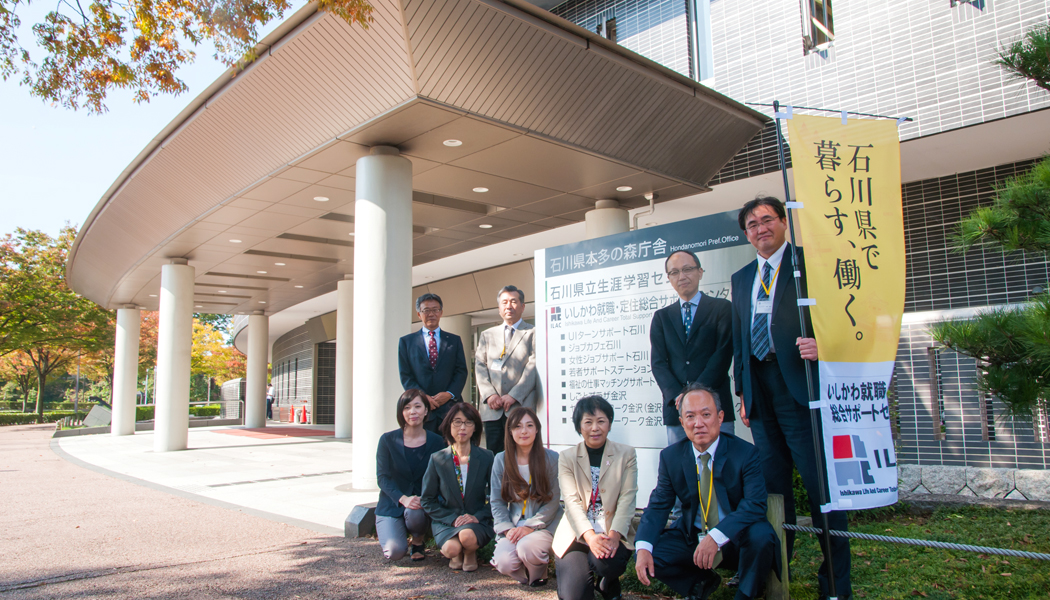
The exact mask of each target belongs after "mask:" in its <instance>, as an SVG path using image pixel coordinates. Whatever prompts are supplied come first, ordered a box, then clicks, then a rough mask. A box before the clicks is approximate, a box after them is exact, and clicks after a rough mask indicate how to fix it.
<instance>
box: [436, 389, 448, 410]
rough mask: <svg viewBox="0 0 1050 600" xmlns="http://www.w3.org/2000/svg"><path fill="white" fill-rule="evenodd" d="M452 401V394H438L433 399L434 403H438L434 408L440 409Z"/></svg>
mask: <svg viewBox="0 0 1050 600" xmlns="http://www.w3.org/2000/svg"><path fill="white" fill-rule="evenodd" d="M451 399H452V394H450V393H448V392H440V393H438V394H436V395H435V396H433V398H432V400H433V402H436V403H437V406H435V407H434V408H438V407H441V406H444V405H445V404H446V403H447V402H448V401H449V400H451Z"/></svg>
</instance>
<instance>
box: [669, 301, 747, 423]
mask: <svg viewBox="0 0 1050 600" xmlns="http://www.w3.org/2000/svg"><path fill="white" fill-rule="evenodd" d="M732 309H733V307H732V305H731V304H730V303H729V301H728V300H725V299H722V298H712V297H711V296H708V295H707V294H701V295H700V299H699V300H698V301H697V307H696V314H695V315H694V316H693V324H692V326H691V327H690V328H689V338H688V339H686V337H685V324H684V323H683V322H682V301H681V300H679V301H678V302H676V303H674V304H671V305H670V306H665V307H663V308H661V309H660V310H658V311H656V312H655V313H654V314H653V322H652V324H651V325H650V327H649V342H650V344H651V351H650V354H649V356H650V363H651V365H652V369H653V377H654V378H655V379H656V384H657V385H658V386H660V391H661V392H662V393H663V405H664V409H663V413H664V425H679V424H680V422H679V420H678V409H677V408H675V405H674V400H675V398H677V397H678V394H681V393H682V388H684V387H685V386H686V385H687V384H689V383H693V382H699V383H702V384H704V385H705V386H707V387H709V388H711V389H713V390H715V391H716V392H718V395H719V396H720V397H721V400H722V408H723V409H724V412H725V420H726V421H734V420H735V419H736V417H735V416H734V414H733V413H734V412H735V411H734V410H733V396H732V394H731V393H730V387H729V365H730V363H731V362H732V360H733V331H732V321H733V317H732V314H731V313H732Z"/></svg>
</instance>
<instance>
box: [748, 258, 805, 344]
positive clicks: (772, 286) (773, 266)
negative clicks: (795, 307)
mask: <svg viewBox="0 0 1050 600" xmlns="http://www.w3.org/2000/svg"><path fill="white" fill-rule="evenodd" d="M787 246H788V243H787V242H784V244H783V245H782V246H780V248H779V249H777V251H776V252H774V253H773V254H772V255H771V256H770V257H769V258H762V257H761V256H759V257H758V271H756V272H755V283H754V285H752V286H751V323H754V322H755V309H756V308H757V307H758V291H759V290H760V289H762V269H763V268H765V267H764V265H765V264H766V263H769V301H770V302H772V301H773V297H774V295H775V294H776V292H777V279H780V277H782V276H783V277H794V274H793V273H780V272H778V271H777V269H779V268H780V262H781V261H782V260H784V250H786V249H787ZM774 275H775V277H774ZM772 326H773V315H772V314H770V315H769V318H768V319H766V330H767V332H768V333H769V351H770V352H776V348H774V347H773V331H772V329H770V328H771V327H772ZM747 330H748V335H751V333H750V331H751V324H750V323H749V324H748V326H747Z"/></svg>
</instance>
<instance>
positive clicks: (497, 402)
mask: <svg viewBox="0 0 1050 600" xmlns="http://www.w3.org/2000/svg"><path fill="white" fill-rule="evenodd" d="M485 404H488V405H489V408H491V409H492V410H499V409H501V408H503V398H501V397H500V395H499V394H492V395H491V396H489V397H488V398H485Z"/></svg>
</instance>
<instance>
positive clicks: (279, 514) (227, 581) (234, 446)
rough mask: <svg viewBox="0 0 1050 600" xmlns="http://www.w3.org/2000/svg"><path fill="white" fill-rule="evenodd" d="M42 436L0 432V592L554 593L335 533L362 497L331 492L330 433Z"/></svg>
mask: <svg viewBox="0 0 1050 600" xmlns="http://www.w3.org/2000/svg"><path fill="white" fill-rule="evenodd" d="M301 428H302V427H300V429H301ZM274 429H275V430H277V429H278V428H274ZM53 431H54V428H53V426H51V425H29V426H8V427H2V428H0V500H2V506H3V508H4V510H3V512H2V514H0V548H2V549H3V556H4V559H5V560H3V561H0V600H6V599H7V598H33V599H36V598H63V599H64V598H194V599H195V598H206V599H207V598H238V599H255V598H304V599H306V598H370V599H371V598H400V599H403V600H406V599H410V598H414V599H423V598H510V599H515V598H522V599H525V598H528V599H533V600H553V599H554V598H556V597H557V594H556V592H555V590H554V586H553V581H552V583H551V585H550V586H549V587H548V588H544V589H530V588H523V587H521V586H519V585H517V584H516V583H515V582H513V581H511V580H510V579H508V578H506V577H503V576H501V575H499V574H498V573H496V572H495V571H493V570H492V569H490V568H489V567H487V566H483V567H482V568H481V569H480V570H479V571H478V572H476V573H461V572H457V571H451V570H450V569H448V567H447V566H446V565H447V562H446V561H444V560H442V559H440V558H434V557H429V558H428V559H427V560H426V561H423V562H421V563H413V562H411V561H409V560H407V559H405V560H402V561H400V562H398V563H394V564H391V563H389V562H387V561H385V560H384V559H383V558H382V554H381V553H380V551H379V548H378V546H377V544H376V543H375V542H374V541H372V540H347V539H344V538H343V537H342V520H343V518H345V516H346V514H348V513H349V511H350V508H351V507H352V506H353V504H355V503H356V502H358V501H360V499H361V498H366V497H369V494H361V493H357V492H346V491H341V490H339V489H337V488H340V487H341V486H345V485H347V484H349V483H350V476H349V473H348V472H347V471H348V470H349V466H350V452H351V449H352V448H351V445H350V444H347V443H345V442H337V441H335V440H332V439H331V438H330V436H324V435H321V436H310V437H277V438H273V437H259V436H250V435H236V434H231V433H223V432H221V431H220V430H218V429H209V430H191V431H190V447H191V449H190V450H187V451H183V452H170V453H164V454H154V453H153V452H152V434H149V433H138V434H136V435H134V436H128V437H121V438H113V437H111V436H106V435H98V436H82V437H72V438H58V439H55V440H52V438H51V435H52V433H53ZM289 433H291V432H289ZM319 433H322V434H323V433H325V432H324V431H320V432H319ZM344 489H345V488H344ZM371 496H374V493H372V494H371Z"/></svg>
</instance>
